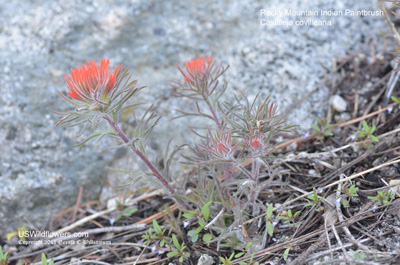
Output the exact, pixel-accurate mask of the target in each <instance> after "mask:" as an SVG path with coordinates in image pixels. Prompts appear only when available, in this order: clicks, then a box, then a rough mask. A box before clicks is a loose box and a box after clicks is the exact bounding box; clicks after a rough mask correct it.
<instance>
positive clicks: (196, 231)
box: [194, 226, 203, 234]
mask: <svg viewBox="0 0 400 265" xmlns="http://www.w3.org/2000/svg"><path fill="white" fill-rule="evenodd" d="M201 230H203V227H201V226H199V227H197V228H196V230H194V233H195V234H198V233H200V232H201Z"/></svg>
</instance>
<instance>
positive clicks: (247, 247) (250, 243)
mask: <svg viewBox="0 0 400 265" xmlns="http://www.w3.org/2000/svg"><path fill="white" fill-rule="evenodd" d="M252 244H253V243H252V242H249V243H247V244H246V247H245V248H244V249H239V250H240V251H241V252H239V253H237V254H236V255H235V259H237V258H240V257H241V256H244V255H246V254H247V253H248V252H249V248H250V247H251V245H252Z"/></svg>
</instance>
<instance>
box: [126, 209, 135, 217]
mask: <svg viewBox="0 0 400 265" xmlns="http://www.w3.org/2000/svg"><path fill="white" fill-rule="evenodd" d="M137 210H138V209H137V208H132V209H125V211H124V215H125V216H131V215H132V214H134V213H136V212H137Z"/></svg>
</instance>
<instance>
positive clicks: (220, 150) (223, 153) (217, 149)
mask: <svg viewBox="0 0 400 265" xmlns="http://www.w3.org/2000/svg"><path fill="white" fill-rule="evenodd" d="M208 133H209V137H210V140H211V143H212V145H208V146H203V145H199V146H200V147H201V148H203V149H204V150H206V151H207V152H208V153H209V154H210V155H212V156H214V157H217V158H229V157H231V155H232V154H233V153H234V152H235V150H236V148H237V147H238V146H239V143H237V144H235V145H232V130H230V131H229V132H228V133H226V132H225V131H224V130H223V129H221V130H220V131H219V133H218V134H216V135H212V134H211V132H210V130H208Z"/></svg>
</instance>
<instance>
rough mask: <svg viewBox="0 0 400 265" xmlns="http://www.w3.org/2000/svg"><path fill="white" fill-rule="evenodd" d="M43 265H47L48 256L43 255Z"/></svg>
mask: <svg viewBox="0 0 400 265" xmlns="http://www.w3.org/2000/svg"><path fill="white" fill-rule="evenodd" d="M42 264H43V265H44V264H47V258H46V254H44V253H42Z"/></svg>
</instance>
